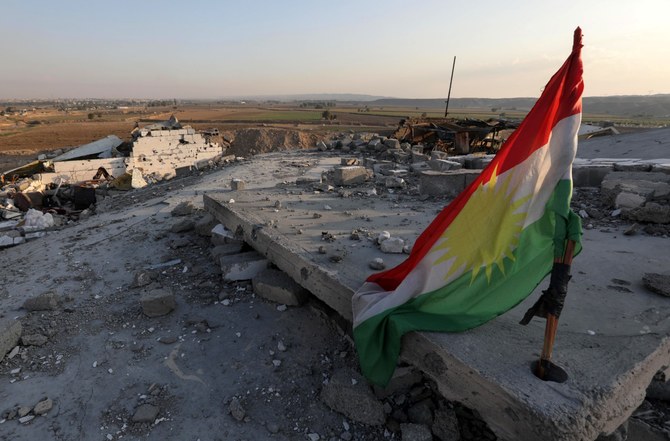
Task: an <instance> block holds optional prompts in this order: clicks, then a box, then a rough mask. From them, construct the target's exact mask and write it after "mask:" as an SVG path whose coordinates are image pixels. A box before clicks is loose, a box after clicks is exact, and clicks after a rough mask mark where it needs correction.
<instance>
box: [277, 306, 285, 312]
mask: <svg viewBox="0 0 670 441" xmlns="http://www.w3.org/2000/svg"><path fill="white" fill-rule="evenodd" d="M277 311H279V312H284V311H286V305H278V306H277Z"/></svg>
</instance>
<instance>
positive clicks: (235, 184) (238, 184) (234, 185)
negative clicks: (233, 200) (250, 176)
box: [230, 178, 246, 191]
mask: <svg viewBox="0 0 670 441" xmlns="http://www.w3.org/2000/svg"><path fill="white" fill-rule="evenodd" d="M245 187H246V184H245V182H244V181H243V180H242V179H237V178H235V179H232V180H231V181H230V188H231V189H233V190H234V191H238V190H244V188H245Z"/></svg>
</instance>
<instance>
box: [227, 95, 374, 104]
mask: <svg viewBox="0 0 670 441" xmlns="http://www.w3.org/2000/svg"><path fill="white" fill-rule="evenodd" d="M225 99H235V100H245V101H283V102H287V101H342V102H354V103H367V102H369V101H374V100H379V99H384V97H383V96H379V95H364V94H360V93H303V94H293V95H244V96H243V95H239V96H228V97H225Z"/></svg>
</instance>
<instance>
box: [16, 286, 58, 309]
mask: <svg viewBox="0 0 670 441" xmlns="http://www.w3.org/2000/svg"><path fill="white" fill-rule="evenodd" d="M58 302H59V297H58V295H57V294H56V293H55V292H53V291H47V292H45V293H43V294H40V295H38V296H37V297H33V298H30V299H28V300H26V301H25V302H23V309H25V310H27V311H53V310H56V309H58Z"/></svg>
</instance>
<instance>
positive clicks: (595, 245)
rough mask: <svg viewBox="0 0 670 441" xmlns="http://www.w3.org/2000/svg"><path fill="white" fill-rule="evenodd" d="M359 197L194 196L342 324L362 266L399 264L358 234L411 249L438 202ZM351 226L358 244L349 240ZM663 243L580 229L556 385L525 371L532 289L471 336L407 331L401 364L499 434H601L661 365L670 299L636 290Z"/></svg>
mask: <svg viewBox="0 0 670 441" xmlns="http://www.w3.org/2000/svg"><path fill="white" fill-rule="evenodd" d="M360 190H361V191H357V190H356V189H351V194H353V195H354V196H352V197H340V196H338V195H337V194H332V193H314V192H312V191H310V190H307V189H305V188H303V189H300V188H297V187H287V188H268V189H262V190H259V189H254V190H250V191H241V192H225V193H219V194H216V195H214V194H213V195H209V196H208V195H205V197H204V202H205V207H206V209H207V210H209V211H210V212H211V213H212V214H214V215H215V216H216V217H217V218H218V219H219V220H220V221H221V222H222V223H223V224H224V225H226V226H227V227H228V228H229V229H231V230H233V231H238V232H240V233H242V234H243V235H244V238H245V240H246V241H247V242H248V243H249V244H250V245H252V246H253V247H254V248H255V249H256V250H258V251H259V252H260V253H262V254H264V255H266V256H267V257H268V258H269V259H270V260H271V261H272V262H273V263H275V264H276V265H277V266H278V267H279V268H281V269H282V270H283V271H285V272H287V273H288V274H289V275H290V276H291V277H293V278H294V279H295V280H296V281H297V282H299V283H300V284H302V285H303V286H304V287H305V288H307V289H309V290H310V291H311V292H312V293H313V294H314V295H316V296H317V297H319V298H320V299H321V300H323V301H324V302H326V303H327V304H329V305H330V306H331V307H333V308H334V309H335V310H337V311H338V312H339V313H340V314H341V315H342V316H343V317H345V318H347V319H349V320H351V305H350V299H351V295H352V293H353V292H354V291H355V289H356V288H358V287H359V286H360V285H361V283H362V282H363V280H364V279H365V278H366V277H367V276H368V275H369V274H370V272H371V271H372V270H370V269H369V268H368V262H369V261H370V260H372V258H374V257H382V258H383V259H384V261H385V262H386V264H387V267H390V266H392V265H395V264H397V263H399V262H400V261H402V260H403V259H404V258H405V257H406V256H404V255H391V254H382V253H381V251H379V250H378V249H377V247H376V245H375V244H374V243H373V242H372V241H371V240H367V239H365V232H368V233H369V235H370V237H376V236H377V234H378V233H379V232H381V231H382V230H387V231H389V232H390V233H391V234H392V236H394V237H401V238H403V239H405V240H407V241H408V242H410V243H412V242H413V240H415V238H416V237H417V236H418V234H419V233H420V232H421V231H422V230H423V229H424V228H425V227H426V226H427V225H428V223H429V222H430V221H431V220H432V219H433V218H434V216H435V215H436V213H437V212H438V210H439V209H441V206H442V205H441V204H440V203H439V202H431V201H423V202H419V201H417V200H415V199H412V198H410V197H409V196H400V195H398V196H395V195H389V196H386V197H379V196H370V197H368V196H365V194H367V193H366V189H365V188H362V189H360ZM231 199H233V200H234V201H235V202H234V203H230V200H231ZM277 202H279V203H277ZM277 207H280V208H277ZM352 230H359V231H360V232H362V233H363V234H360V235H361V236H363V240H360V241H358V240H352V239H351V238H350V236H351V232H352ZM333 238H334V241H329V240H332V239H333ZM324 239H328V240H324ZM659 240H660V243H659ZM666 246H667V239H658V238H652V237H647V236H624V235H622V234H620V232H617V231H615V230H604V231H594V230H587V231H586V232H585V237H584V251H583V252H582V254H581V255H580V256H578V257H577V258H576V260H575V263H574V266H573V273H574V274H573V279H572V282H571V284H570V290H569V291H570V292H569V297H568V302H567V306H566V309H565V310H564V312H563V315H562V317H561V322H560V326H559V331H558V337H557V341H556V346H555V349H554V361H555V362H557V363H558V364H560V365H562V366H564V367H565V368H566V369H567V371H568V372H569V375H570V379H569V381H567V382H566V383H563V384H557V383H548V382H547V383H545V382H542V381H540V380H539V379H537V378H536V377H535V376H534V375H533V374H532V373H531V371H530V369H529V365H530V363H531V362H532V361H533V360H535V359H537V358H538V356H539V352H540V349H541V346H542V339H543V334H544V321H541V320H540V319H535V320H533V322H532V323H531V324H530V325H529V326H528V327H523V326H520V325H518V324H517V323H518V321H519V320H520V318H521V316H522V315H523V313H524V312H525V310H526V309H527V308H528V307H529V306H530V305H531V304H532V303H533V302H534V301H535V300H536V299H537V297H538V295H539V293H540V290H541V289H543V288H545V285H544V284H543V285H541V286H540V287H539V288H538V290H536V292H535V293H533V294H532V295H531V296H530V297H529V298H528V299H526V301H524V302H522V304H520V305H519V306H518V307H517V308H515V309H513V310H512V311H510V312H509V313H507V314H505V315H503V316H501V317H499V318H497V319H495V320H493V321H491V322H489V323H488V324H486V325H484V326H481V327H479V328H477V329H474V330H471V331H468V332H464V333H459V334H447V333H444V334H440V333H411V334H409V335H407V336H406V337H405V340H404V342H403V351H402V355H401V357H402V359H403V360H404V361H406V362H409V363H411V364H413V365H415V366H417V367H419V368H420V369H421V370H423V371H424V372H425V373H426V374H428V375H429V376H431V377H432V378H433V379H435V381H436V383H437V384H438V386H439V388H440V391H441V392H442V394H443V395H444V396H445V397H446V398H448V399H451V400H456V401H460V402H462V403H464V404H465V405H467V406H469V407H471V408H474V409H476V410H477V411H478V412H479V413H480V414H481V415H482V417H483V418H484V419H485V420H486V421H487V422H488V424H489V425H490V426H491V428H492V429H493V430H494V431H495V432H496V434H497V435H498V436H499V438H501V439H507V440H517V439H524V440H546V439H561V440H568V441H569V440H589V439H595V438H596V437H598V436H599V435H600V434H601V433H609V432H612V431H613V430H615V429H616V428H617V427H618V426H619V425H620V424H621V423H623V422H624V421H625V420H626V419H627V418H628V417H629V415H630V414H631V413H632V412H633V410H635V408H636V407H637V406H638V405H639V404H640V403H641V402H642V401H643V399H644V396H645V389H646V387H647V385H648V384H649V383H650V382H651V379H652V377H653V375H654V373H655V372H656V371H657V370H659V369H660V368H661V367H663V366H668V365H670V339H668V337H667V335H668V333H669V332H670V299H667V298H663V297H660V296H657V295H655V294H652V293H649V292H647V291H646V290H645V289H644V288H643V286H642V283H641V279H642V276H643V274H644V273H645V272H665V271H667V270H668V268H670V256H669V255H668V254H667V253H659V252H658V250H659V249H661V248H663V247H666ZM322 247H323V248H322ZM659 247H660V248H659ZM333 256H337V257H336V258H333ZM545 283H546V282H545Z"/></svg>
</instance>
